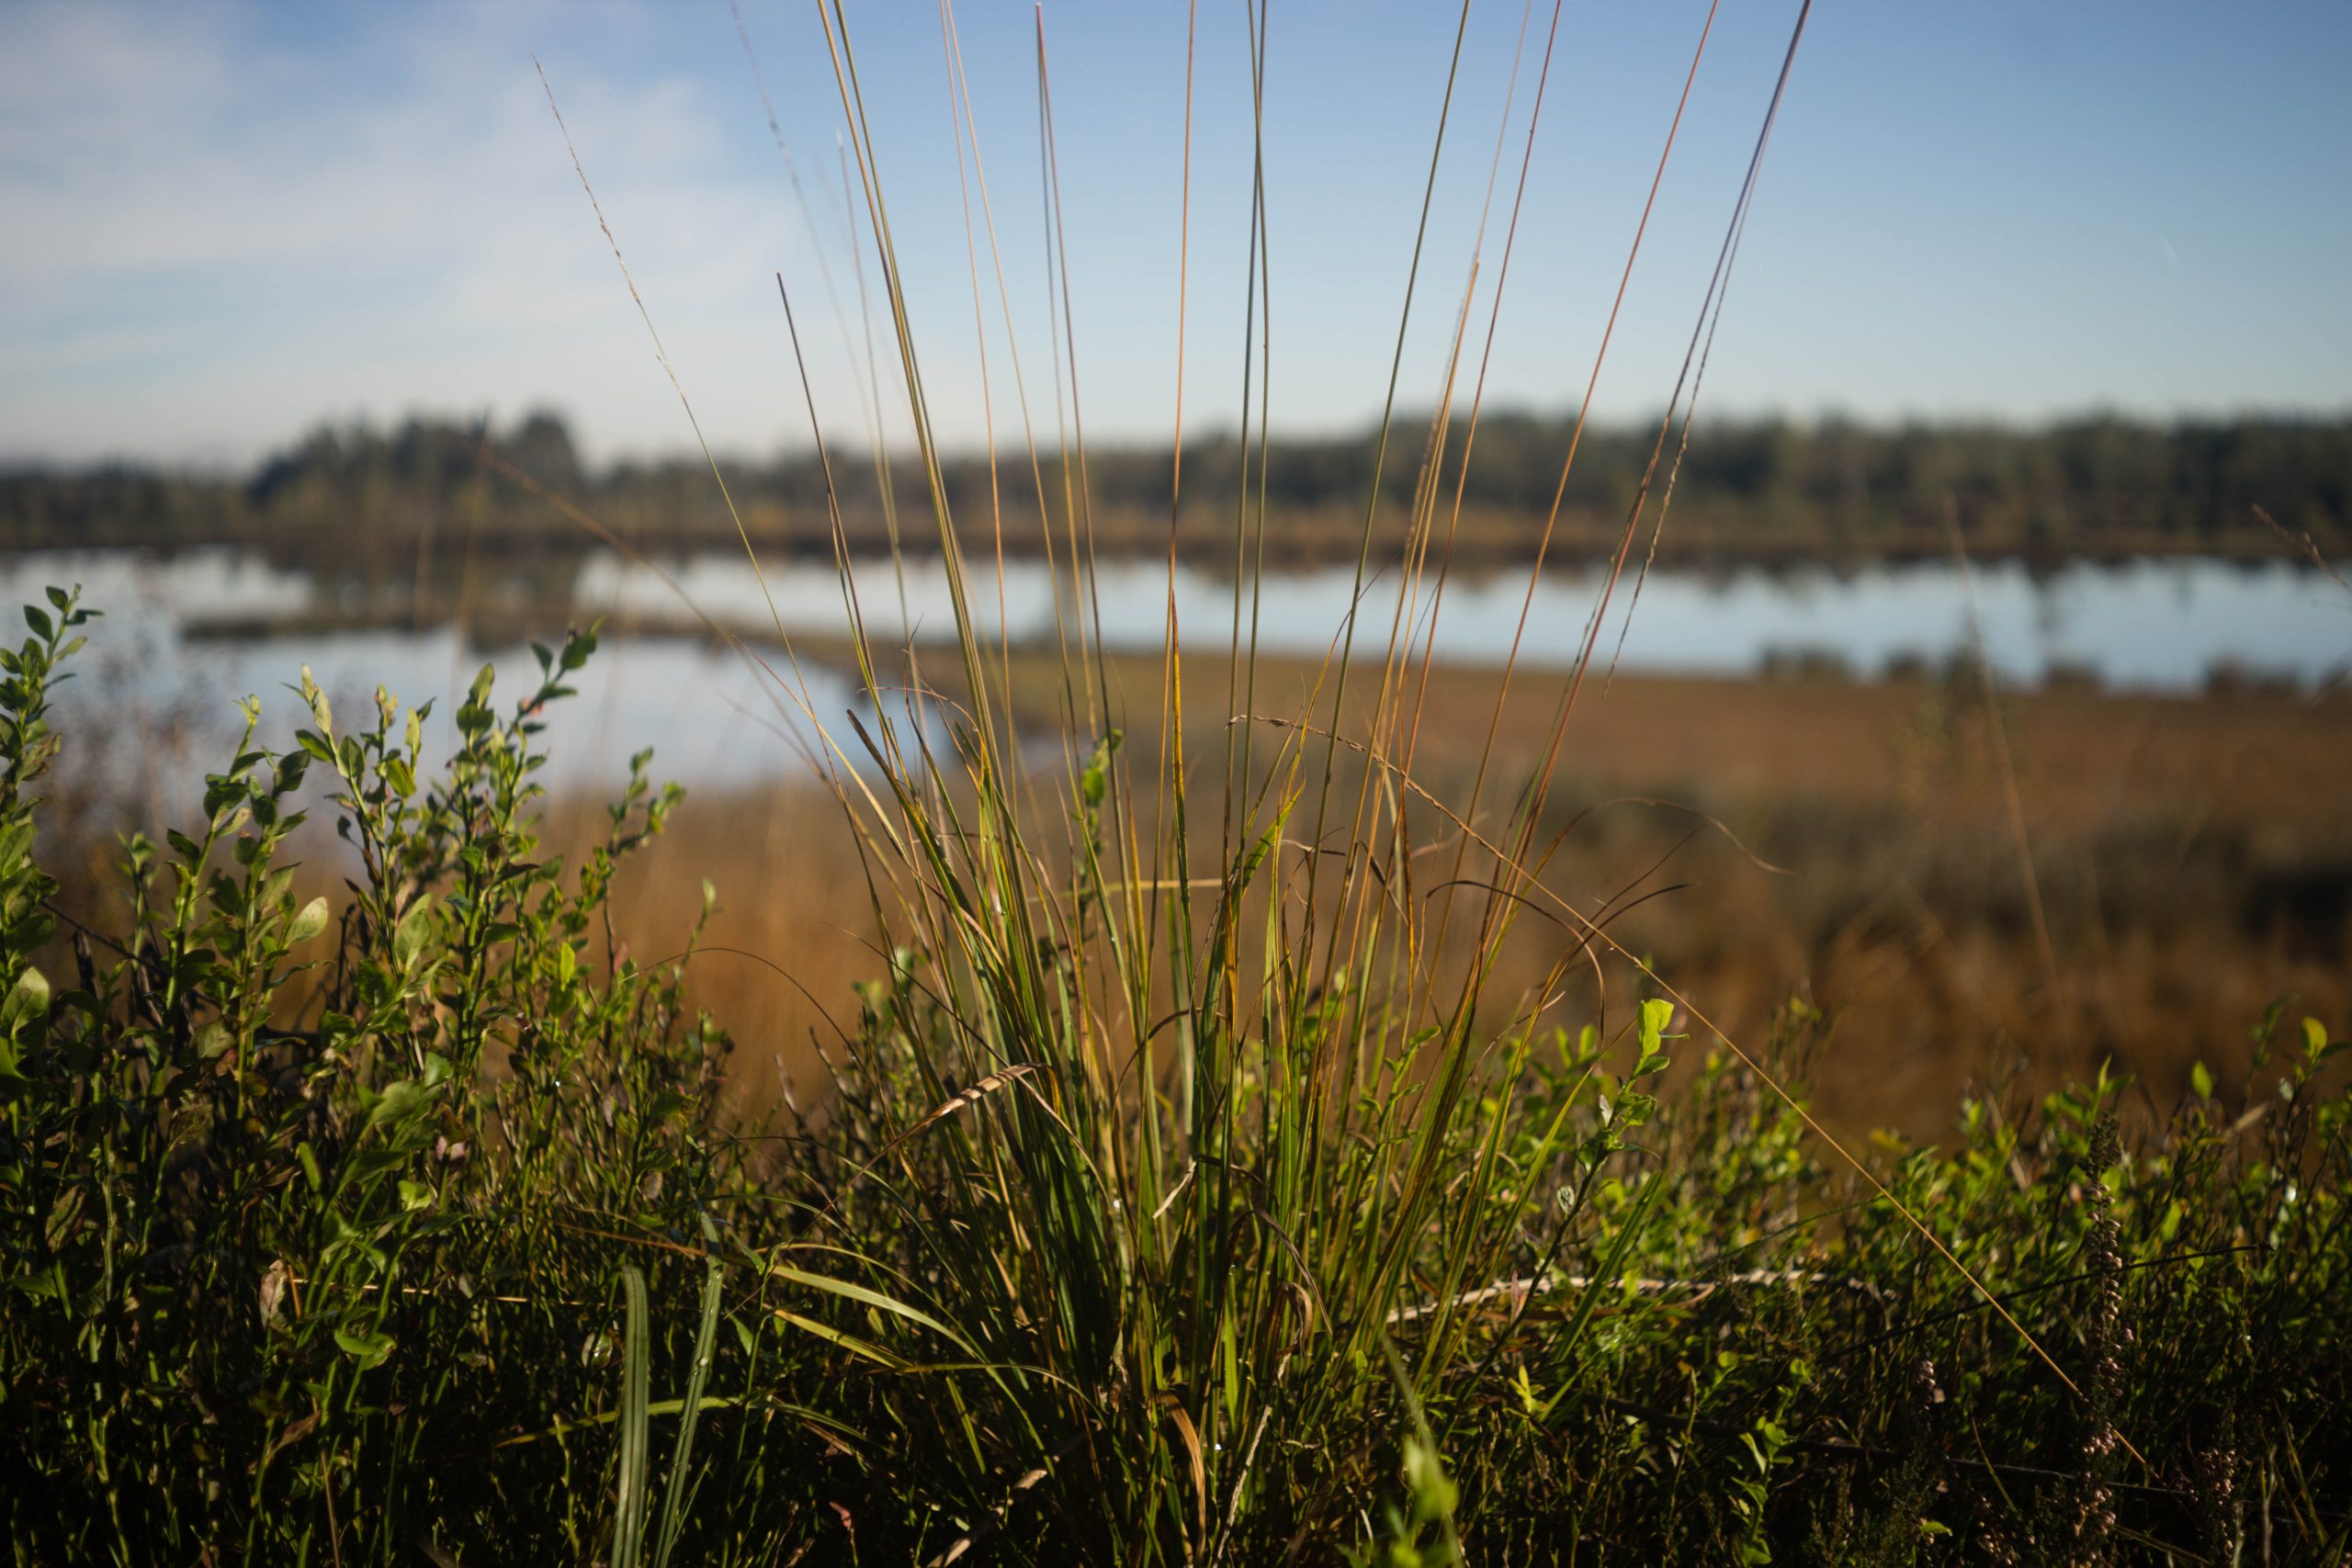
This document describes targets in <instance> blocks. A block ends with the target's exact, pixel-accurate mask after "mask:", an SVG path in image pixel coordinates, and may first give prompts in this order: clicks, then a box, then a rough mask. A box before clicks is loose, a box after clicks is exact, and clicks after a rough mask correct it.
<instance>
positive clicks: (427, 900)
mask: <svg viewBox="0 0 2352 1568" xmlns="http://www.w3.org/2000/svg"><path fill="white" fill-rule="evenodd" d="M432 911H433V898H432V896H431V895H430V894H426V895H424V896H422V897H419V898H418V899H417V901H416V904H415V906H414V907H413V908H411V909H410V910H409V912H408V913H407V914H405V915H403V916H401V923H400V925H399V926H398V927H397V928H395V929H394V930H393V931H392V962H393V963H395V964H399V965H400V966H401V968H402V969H411V968H413V967H415V964H416V959H417V955H418V954H419V953H423V952H424V944H425V942H426V941H427V940H429V939H430V938H431V936H432V935H433V918H432Z"/></svg>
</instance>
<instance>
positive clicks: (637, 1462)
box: [613, 1263, 650, 1568]
mask: <svg viewBox="0 0 2352 1568" xmlns="http://www.w3.org/2000/svg"><path fill="white" fill-rule="evenodd" d="M621 1291H622V1293H623V1295H624V1296H625V1297H626V1298H627V1300H628V1322H627V1324H626V1325H624V1326H623V1329H622V1341H621V1417H620V1424H621V1452H620V1478H619V1481H618V1483H616V1490H615V1497H614V1508H613V1515H614V1517H613V1568H638V1564H639V1559H640V1558H641V1557H642V1556H643V1554H644V1548H645V1482H646V1427H647V1425H648V1422H649V1419H650V1418H649V1416H647V1413H646V1407H645V1406H646V1380H647V1362H648V1360H649V1359H650V1351H649V1350H648V1348H647V1334H646V1325H645V1316H646V1309H645V1276H644V1274H643V1273H641V1272H639V1269H638V1267H637V1265H635V1264H633V1263H625V1264H623V1265H622V1266H621Z"/></svg>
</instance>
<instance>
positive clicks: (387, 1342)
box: [334, 1328, 392, 1372]
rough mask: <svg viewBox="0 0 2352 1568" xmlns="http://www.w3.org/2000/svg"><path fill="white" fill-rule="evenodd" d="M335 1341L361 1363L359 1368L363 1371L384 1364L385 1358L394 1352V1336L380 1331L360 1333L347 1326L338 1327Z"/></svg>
mask: <svg viewBox="0 0 2352 1568" xmlns="http://www.w3.org/2000/svg"><path fill="white" fill-rule="evenodd" d="M334 1342H335V1344H336V1345H338V1346H340V1347H341V1348H342V1349H343V1353H344V1354H345V1355H346V1356H349V1357H350V1358H351V1359H353V1360H355V1361H357V1362H358V1363H359V1370H360V1371H363V1372H364V1371H368V1369H370V1368H372V1367H380V1366H382V1365H383V1364H384V1359H385V1358H386V1357H388V1356H390V1354H391V1353H392V1337H391V1336H390V1335H389V1334H384V1333H380V1332H379V1333H375V1334H358V1333H354V1332H353V1331H352V1330H350V1329H347V1328H338V1329H336V1330H335V1331H334Z"/></svg>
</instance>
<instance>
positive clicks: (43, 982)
mask: <svg viewBox="0 0 2352 1568" xmlns="http://www.w3.org/2000/svg"><path fill="white" fill-rule="evenodd" d="M49 996H50V991H49V976H46V975H44V974H42V973H41V972H40V970H39V969H36V968H34V967H33V966H32V965H31V964H27V965H25V972H24V973H23V974H21V975H19V976H17V983H16V984H15V985H13V986H11V987H8V996H7V998H6V1000H5V1001H0V1030H7V1031H11V1032H13V1031H15V1030H16V1029H17V1028H18V1027H20V1026H21V1025H24V1024H27V1023H36V1022H39V1021H41V1020H43V1019H45V1018H47V1017H48V1016H49Z"/></svg>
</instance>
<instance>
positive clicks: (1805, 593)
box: [579, 557, 2352, 692]
mask: <svg viewBox="0 0 2352 1568" xmlns="http://www.w3.org/2000/svg"><path fill="white" fill-rule="evenodd" d="M671 575H672V576H673V579H674V580H675V581H676V582H677V584H678V586H679V588H680V589H683V590H684V593H685V595H686V596H687V597H688V598H690V599H691V600H692V601H693V602H694V603H695V604H696V605H698V606H699V607H700V608H701V609H702V611H703V612H704V613H705V614H707V615H712V616H714V617H716V618H718V619H719V620H721V621H724V622H727V623H729V624H732V625H738V626H763V625H766V624H767V622H768V611H767V606H766V604H765V602H764V601H763V598H762V595H761V590H760V585H759V583H758V582H757V581H754V579H753V577H752V572H751V570H750V568H749V566H748V565H747V564H746V563H745V562H744V561H743V560H742V559H741V558H705V559H701V560H697V561H694V562H691V563H688V564H687V565H686V566H685V567H684V568H683V569H681V570H675V571H673V572H672V574H671ZM1972 576H1973V590H1974V599H1975V605H1976V611H1977V615H1978V617H1979V619H1980V620H1981V622H1982V624H1983V626H1984V634H1985V646H1986V649H1987V650H1988V651H1989V652H1990V653H1991V655H1992V659H1993V663H1994V666H1995V668H1996V670H1998V671H2000V673H2001V675H2002V676H2003V677H2004V678H2005V679H2007V680H2008V681H2011V682H2018V683H2020V684H2029V685H2031V684H2039V683H2041V682H2043V681H2045V680H2047V679H2048V678H2049V677H2050V676H2051V675H2052V673H2053V672H2061V673H2067V674H2072V675H2077V676H2089V677H2093V678H2096V679H2097V680H2098V681H2100V682H2103V683H2105V684H2107V685H2109V686H2112V687H2115V688H2118V689H2123V690H2137V691H2165V692H2185V691H2191V690H2194V689H2196V688H2198V687H2199V686H2200V685H2202V684H2203V683H2204V682H2205V681H2206V680H2207V678H2208V677H2209V675H2211V673H2212V672H2213V671H2215V670H2217V669H2232V670H2237V671H2245V672H2249V673H2256V674H2261V675H2267V676H2272V677H2277V678H2280V679H2285V680H2290V681H2293V682H2298V683H2301V684H2310V683H2312V682H2318V681H2320V680H2324V679H2325V678H2326V677H2327V676H2328V675H2330V674H2331V673H2332V672H2334V671H2336V670H2337V669H2339V668H2341V667H2343V665H2344V664H2345V663H2346V660H2352V594H2347V593H2346V592H2345V591H2344V590H2343V589H2342V588H2340V587H2338V586H2337V585H2336V584H2335V583H2334V582H2333V581H2329V580H2328V579H2327V578H2325V577H2324V576H2322V575H2320V574H2319V573H2318V572H2315V571H2312V570H2307V569H2300V568H2297V567H2294V566H2291V565H2287V564H2284V563H2278V564H2271V565H2263V566H2253V567H2249V566H2243V565H2238V564H2234V563H2231V562H2225V561H2208V560H2168V561H2154V560H2148V561H2138V562H2132V563H2129V564H2125V565H2120V566H2102V565H2092V564H2085V565H2078V566H2072V567H2067V568H2064V569H2063V570H2059V571H2057V572H2054V573H2044V574H2041V575H2036V574H2034V573H2032V572H2030V571H2029V570H2027V569H2026V568H2025V567H2023V566H2022V565H2018V564H2016V563H2009V562H2001V563H1995V564H1992V565H1987V566H1982V567H1978V568H1976V569H1974V570H1973V572H1972ZM1605 581H1606V577H1605V574H1604V573H1603V572H1601V571H1600V570H1573V571H1564V572H1558V573H1547V574H1546V575H1545V576H1544V579H1543V580H1542V581H1540V582H1539V583H1538V584H1537V585H1536V590H1535V592H1534V594H1533V595H1532V598H1531V596H1530V595H1529V594H1528V592H1527V580H1526V578H1525V577H1524V576H1512V575H1510V574H1500V575H1496V576H1491V577H1487V578H1485V579H1481V580H1468V579H1457V580H1455V581H1451V582H1449V583H1447V584H1446V585H1445V589H1444V593H1443V597H1442V602H1441V603H1439V604H1437V605H1436V606H1435V619H1436V637H1435V646H1436V649H1437V652H1438V655H1439V657H1440V658H1442V659H1455V660H1479V661H1494V660H1501V659H1502V658H1504V657H1505V656H1506V655H1508V654H1509V652H1510V648H1511V644H1512V640H1513V638H1514V637H1515V636H1518V635H1519V634H1520V624H1521V611H1522V607H1524V610H1525V617H1526V619H1525V631H1524V636H1523V639H1522V641H1521V659H1522V660H1525V661H1527V662H1530V663H1532V664H1534V665H1537V666H1545V667H1559V666H1564V665H1566V664H1568V663H1570V662H1572V661H1573V660H1574V659H1575V657H1576V654H1577V649H1579V648H1580V647H1581V645H1582V643H1583V641H1584V638H1585V636H1586V632H1587V628H1588V626H1589V618H1590V616H1591V615H1592V611H1593V606H1594V604H1596V603H1597V601H1598V599H1599V597H1600V591H1601V589H1602V587H1603V585H1604V583H1605ZM857 582H858V593H859V598H860V601H861V604H862V605H863V608H864V612H865V619H866V624H867V626H868V627H869V629H872V630H876V631H880V630H883V629H886V628H889V629H895V628H896V627H897V626H899V625H900V620H899V591H898V584H897V581H896V580H895V578H894V576H893V574H892V572H891V571H890V570H889V567H888V563H886V562H868V563H865V564H863V565H862V566H861V567H860V568H859V570H858V573H857ZM1353 586H1354V582H1353V577H1352V574H1351V572H1349V571H1347V570H1320V571H1311V572H1298V573H1291V574H1285V575H1283V576H1280V577H1272V576H1270V577H1268V578H1267V579H1266V581H1265V583H1264V585H1263V588H1262V590H1261V600H1260V614H1259V615H1258V617H1257V624H1258V638H1259V646H1260V647H1261V648H1263V649H1269V650H1271V651H1275V652H1282V653H1304V654H1320V653H1322V652H1324V651H1325V650H1326V649H1329V648H1332V647H1335V646H1336V645H1337V641H1338V638H1339V637H1340V632H1341V629H1342V627H1343V626H1344V623H1345V620H1346V616H1347V612H1348V606H1349V600H1350V596H1351V590H1352V588H1353ZM768 588H769V591H770V592H772V593H773V594H774V595H775V606H776V612H777V614H778V615H780V616H781V617H782V618H783V620H784V622H785V624H786V626H787V627H789V628H790V629H792V630H794V631H796V632H797V631H801V630H804V629H807V630H832V629H837V628H838V627H839V626H841V625H842V597H841V590H840V587H839V585H838V582H837V581H836V579H835V577H834V575H833V573H832V572H831V570H830V569H821V568H810V567H807V566H799V567H792V568H786V569H783V570H771V571H770V572H769V573H768ZM1095 588H1096V593H1095V594H1094V595H1093V596H1092V597H1093V598H1094V599H1096V600H1099V603H1100V613H1101V615H1102V625H1103V639H1104V640H1105V641H1106V642H1108V643H1110V644H1111V645H1113V646H1114V647H1117V648H1122V649H1136V650H1143V651H1154V650H1157V649H1159V647H1160V645H1161V639H1162V637H1163V636H1164V628H1165V626H1166V620H1167V599H1168V574H1167V568H1166V567H1165V565H1163V564H1160V563H1157V562H1122V563H1117V564H1106V565H1105V566H1104V567H1103V569H1102V570H1101V571H1100V572H1099V573H1098V576H1097V580H1096V583H1095ZM906 589H907V592H906V615H907V619H908V621H910V623H911V624H912V626H913V627H914V629H915V631H916V634H917V635H918V636H928V637H951V636H953V635H954V618H953V615H952V612H951V607H950V601H949V598H948V592H947V581H946V576H945V573H944V570H942V569H941V567H940V565H939V564H938V563H937V562H936V561H910V562H909V563H908V565H907V572H906ZM997 589H998V584H997V579H996V574H995V571H994V570H993V567H992V566H991V567H990V568H989V569H988V570H985V571H984V572H981V571H976V572H975V574H974V585H973V590H972V597H973V599H974V601H975V602H974V604H973V612H974V615H975V616H976V618H977V619H978V621H979V622H980V624H981V625H982V626H983V628H984V630H985V632H986V634H987V635H988V636H989V638H990V639H991V640H993V639H994V637H995V636H996V634H997V628H998V626H999V625H1000V624H1001V623H1000V621H999V618H998V592H997ZM579 592H580V597H581V602H582V603H583V604H596V605H605V606H611V607H613V608H614V609H616V610H619V611H622V612H625V613H629V614H635V615H650V616H662V615H677V614H678V613H679V611H680V608H681V604H680V600H679V598H678V595H677V592H675V591H673V589H672V588H670V587H669V586H668V585H667V584H665V583H663V582H662V581H661V580H660V579H659V578H658V577H656V576H655V575H654V574H653V573H651V572H650V571H648V570H644V569H642V568H639V567H634V566H629V565H627V564H625V563H623V562H622V561H620V560H618V559H617V558H610V557H606V558H601V559H599V560H597V561H594V562H593V563H592V564H591V566H590V568H589V570H586V571H585V572H583V573H582V578H581V581H580V588H579ZM1397 597H1398V595H1397V584H1396V581H1395V579H1394V577H1393V575H1392V576H1391V577H1389V578H1386V579H1375V580H1374V581H1373V583H1372V584H1371V586H1370V587H1369V588H1368V589H1366V591H1365V592H1364V594H1363V599H1362V601H1361V604H1362V608H1361V612H1360V615H1359V619H1358V625H1357V628H1356V635H1355V644H1356V649H1357V651H1358V652H1359V653H1360V654H1361V653H1367V652H1369V653H1374V654H1376V653H1378V652H1379V651H1380V650H1381V649H1383V648H1385V646H1386V643H1387V638H1388V637H1389V633H1390V628H1391V627H1392V626H1395V625H1396V624H1397V620H1398V604H1397ZM1233 598H1234V595H1233V592H1232V588H1231V585H1230V584H1229V583H1227V582H1224V581H1219V580H1217V579H1216V578H1214V577H1211V576H1208V575H1206V574H1204V573H1201V572H1197V571H1192V570H1179V571H1178V573H1177V576H1176V608H1177V615H1178V618H1179V625H1180V626H1181V627H1182V632H1183V635H1184V636H1185V637H1187V638H1188V639H1189V641H1190V644H1191V646H1195V647H1203V646H1213V647H1216V648H1222V647H1224V646H1225V644H1226V641H1227V636H1228V635H1229V632H1230V629H1231V626H1232V620H1233ZM1429 598H1430V596H1429V595H1428V594H1427V593H1426V592H1425V593H1424V594H1423V595H1421V597H1420V601H1419V603H1416V604H1408V606H1407V609H1408V611H1409V612H1410V613H1411V617H1412V624H1413V626H1414V628H1415V631H1414V642H1415V645H1416V646H1419V642H1420V640H1421V639H1422V638H1423V637H1427V636H1428V634H1429V626H1430V608H1431V607H1430V604H1429ZM1059 608H1060V613H1061V615H1062V616H1063V618H1064V619H1065V621H1066V622H1067V623H1068V624H1069V626H1070V627H1071V628H1072V631H1073V634H1074V633H1075V631H1076V629H1077V628H1078V627H1080V626H1082V625H1083V624H1084V621H1083V620H1082V619H1081V617H1083V616H1087V615H1091V614H1092V610H1093V606H1092V605H1091V604H1086V603H1082V602H1080V601H1079V600H1078V599H1077V597H1076V596H1075V595H1074V594H1073V593H1072V592H1071V591H1070V588H1069V584H1068V582H1067V581H1064V583H1063V584H1062V592H1061V595H1060V606H1059ZM1629 608H1633V609H1634V614H1633V616H1632V622H1631V629H1630V630H1629V631H1627V632H1626V633H1625V636H1624V643H1623V668H1625V669H1627V670H1633V671H1655V672H1661V673H1674V674H1708V675H1734V676H1737V675H1750V674H1754V673H1756V672H1757V671H1758V670H1759V669H1761V668H1762V667H1763V666H1764V664H1765V663H1766V661H1767V660H1769V659H1770V658H1772V657H1774V656H1776V655H1787V654H1792V653H1803V654H1810V655H1818V656H1825V657H1826V659H1828V660H1831V661H1834V662H1835V663H1837V664H1838V665H1839V666H1841V667H1843V668H1845V669H1847V670H1849V671H1852V672H1854V673H1855V674H1857V675H1860V676H1863V677H1865V678H1868V677H1875V676H1878V675H1881V674H1883V673H1884V672H1885V671H1887V669H1888V667H1889V666H1890V665H1894V664H1897V663H1900V662H1905V661H1914V662H1917V661H1935V660H1941V659H1943V658H1945V657H1947V656H1949V655H1950V654H1951V653H1952V652H1954V651H1955V650H1957V649H1962V648H1965V647H1966V646H1967V641H1968V611H1969V593H1968V591H1967V590H1966V589H1964V588H1963V586H1962V582H1961V579H1960V575H1959V572H1958V570H1957V569H1955V568H1953V567H1951V566H1949V565H1945V564H1941V563H1931V564H1916V563H1915V564H1909V565H1894V566H1883V567H1870V568H1864V569H1862V570H1854V571H1848V572H1832V571H1828V570H1780V571H1765V570H1740V571H1734V572H1728V573H1705V572H1691V571H1663V572H1657V573H1653V574H1652V575H1651V577H1650V579H1649V581H1648V582H1647V583H1646V584H1645V585H1644V586H1643V588H1642V590H1641V597H1640V600H1639V604H1638V606H1637V607H1635V606H1634V596H1633V574H1632V573H1631V572H1629V573H1628V574H1627V576H1626V579H1625V581H1623V583H1621V585H1620V586H1619V589H1618V592H1617V593H1616V595H1615V598H1614V600H1613V601H1612V605H1611V619H1610V623H1609V625H1608V626H1606V627H1604V628H1603V633H1602V637H1601V639H1600V657H1601V658H1603V659H1606V658H1607V657H1608V656H1609V655H1610V653H1611V651H1612V650H1613V649H1615V648H1616V647H1617V639H1618V636H1619V633H1620V630H1621V629H1622V628H1623V626H1624V616H1625V613H1626V611H1627V610H1628V609H1629ZM1056 611H1057V604H1056V595H1055V593H1054V592H1053V581H1052V579H1051V578H1049V577H1048V575H1047V573H1046V569H1045V568H1044V567H1043V566H1042V565H1040V564H1038V563H1035V562H1016V563H1012V564H1010V565H1009V566H1008V567H1007V569H1006V573H1005V581H1004V583H1003V623H1004V624H1009V625H1010V626H1011V629H1012V637H1013V639H1014V640H1015V641H1024V640H1026V641H1049V640H1050V639H1051V638H1052V637H1054V635H1055V622H1056Z"/></svg>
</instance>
